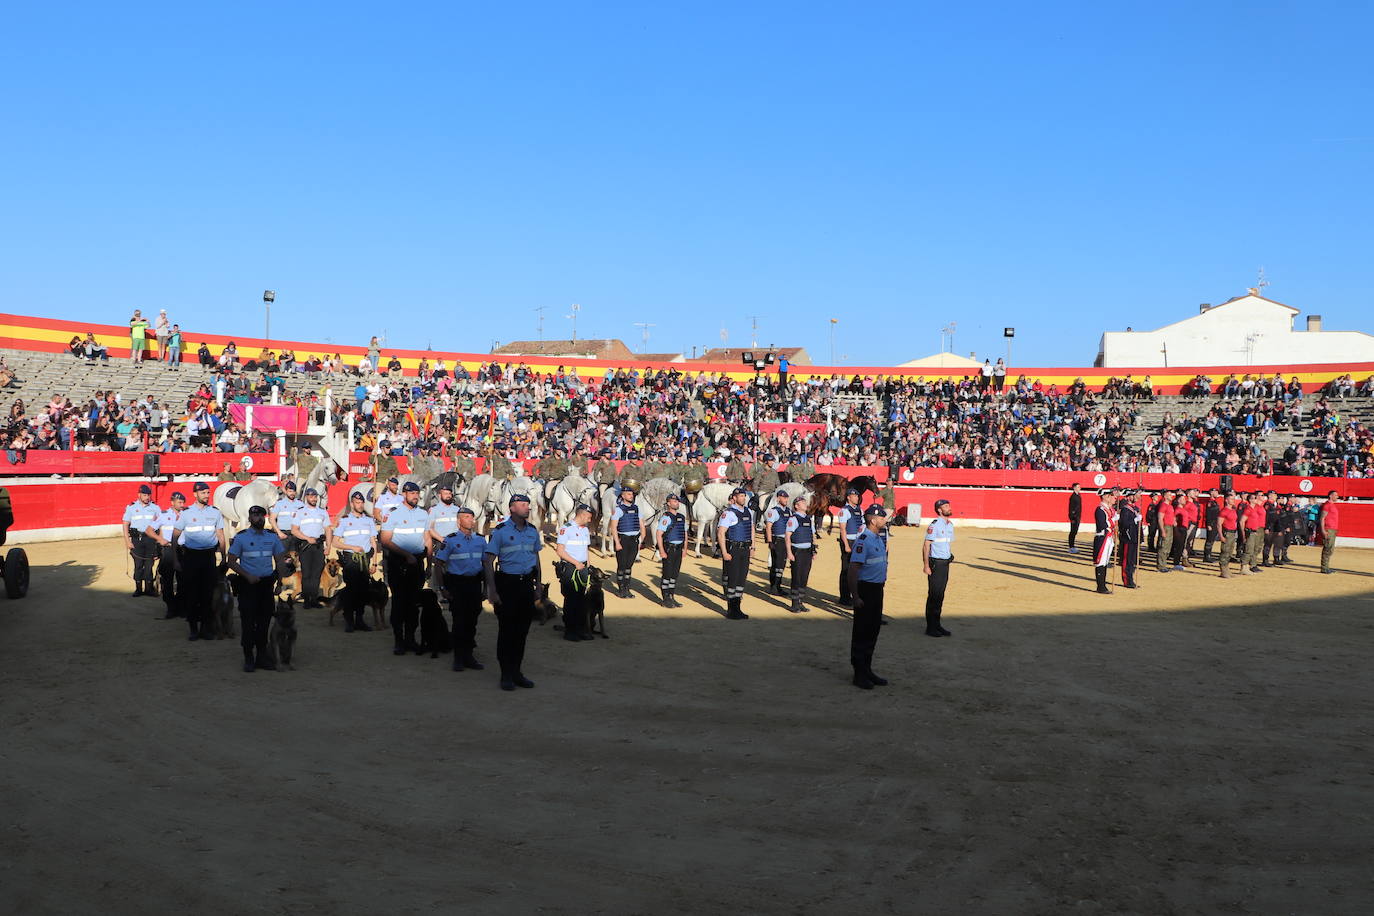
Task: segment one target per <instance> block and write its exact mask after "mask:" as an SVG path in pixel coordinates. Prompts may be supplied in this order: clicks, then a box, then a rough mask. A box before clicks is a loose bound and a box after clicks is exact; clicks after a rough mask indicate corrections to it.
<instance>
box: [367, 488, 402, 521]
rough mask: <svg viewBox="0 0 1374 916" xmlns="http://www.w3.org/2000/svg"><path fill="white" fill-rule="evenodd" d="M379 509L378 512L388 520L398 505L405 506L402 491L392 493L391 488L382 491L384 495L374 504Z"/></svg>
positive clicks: (384, 519)
mask: <svg viewBox="0 0 1374 916" xmlns="http://www.w3.org/2000/svg"><path fill="white" fill-rule="evenodd" d="M372 505H373V506H374V507H375V508H376V509H377V514H378V515H380V516H381V517H382V521H386V520H387V517H388V516H389V515H391V513H392V512H394V511H395V510H396V509H397V507H399V506H404V505H405V500H403V499H401V494H400V493H392V492H391V491H389V490H384V491H382V495H381V496H378V497H377V501H376V502H375V503H373V504H372Z"/></svg>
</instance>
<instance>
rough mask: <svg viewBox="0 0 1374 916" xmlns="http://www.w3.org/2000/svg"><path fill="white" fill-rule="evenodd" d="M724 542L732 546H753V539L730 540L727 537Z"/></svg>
mask: <svg viewBox="0 0 1374 916" xmlns="http://www.w3.org/2000/svg"><path fill="white" fill-rule="evenodd" d="M725 543H726V544H729V545H731V546H733V547H753V546H754V542H753V541H731V540H728V539H727V540H726V542H725Z"/></svg>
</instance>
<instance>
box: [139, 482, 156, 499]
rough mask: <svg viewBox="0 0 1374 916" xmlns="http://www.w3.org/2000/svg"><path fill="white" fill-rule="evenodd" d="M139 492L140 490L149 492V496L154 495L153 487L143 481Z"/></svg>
mask: <svg viewBox="0 0 1374 916" xmlns="http://www.w3.org/2000/svg"><path fill="white" fill-rule="evenodd" d="M138 492H140V493H147V494H148V495H149V496H152V495H153V488H152V487H150V486H148V485H147V484H146V483H141V484H139V485H138Z"/></svg>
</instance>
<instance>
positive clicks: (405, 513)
mask: <svg viewBox="0 0 1374 916" xmlns="http://www.w3.org/2000/svg"><path fill="white" fill-rule="evenodd" d="M401 499H402V503H401V505H400V506H398V507H396V508H395V509H392V510H391V511H390V512H388V513H387V517H386V521H385V522H383V523H382V547H384V548H385V549H386V551H387V554H386V569H387V583H388V584H389V585H390V586H391V632H392V634H393V635H394V636H395V638H396V644H395V646H394V647H393V648H392V650H391V651H392V654H393V655H404V654H405V653H406V651H407V650H409V651H413V652H417V653H418V652H419V651H420V647H419V645H418V644H417V643H416V642H415V630H416V628H417V627H418V626H419V624H420V604H419V602H420V589H422V588H424V584H425V529H426V528H428V527H429V513H428V512H426V511H425V510H424V509H421V508H420V487H419V485H418V484H416V483H415V482H414V481H409V480H408V481H406V485H405V486H404V487H402V488H401Z"/></svg>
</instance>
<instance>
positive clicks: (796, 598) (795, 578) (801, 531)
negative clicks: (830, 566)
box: [783, 495, 816, 614]
mask: <svg viewBox="0 0 1374 916" xmlns="http://www.w3.org/2000/svg"><path fill="white" fill-rule="evenodd" d="M810 509H811V501H810V500H809V499H807V498H806V496H804V495H803V496H798V497H797V498H796V499H794V500H792V512H791V514H790V515H789V516H788V518H787V534H786V535H785V536H784V537H783V541H784V542H785V545H786V548H787V562H789V563H791V564H792V589H791V591H792V607H791V609H790V610H791V611H792V613H793V614H802V613H805V612H806V611H807V610H809V608H807V606H806V604H805V603H804V600H805V598H806V583H807V581H809V579H810V577H811V561H812V560H813V559H814V558H815V556H816V532H815V529H814V527H813V525H814V523H813V522H812V520H811V512H810Z"/></svg>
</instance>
